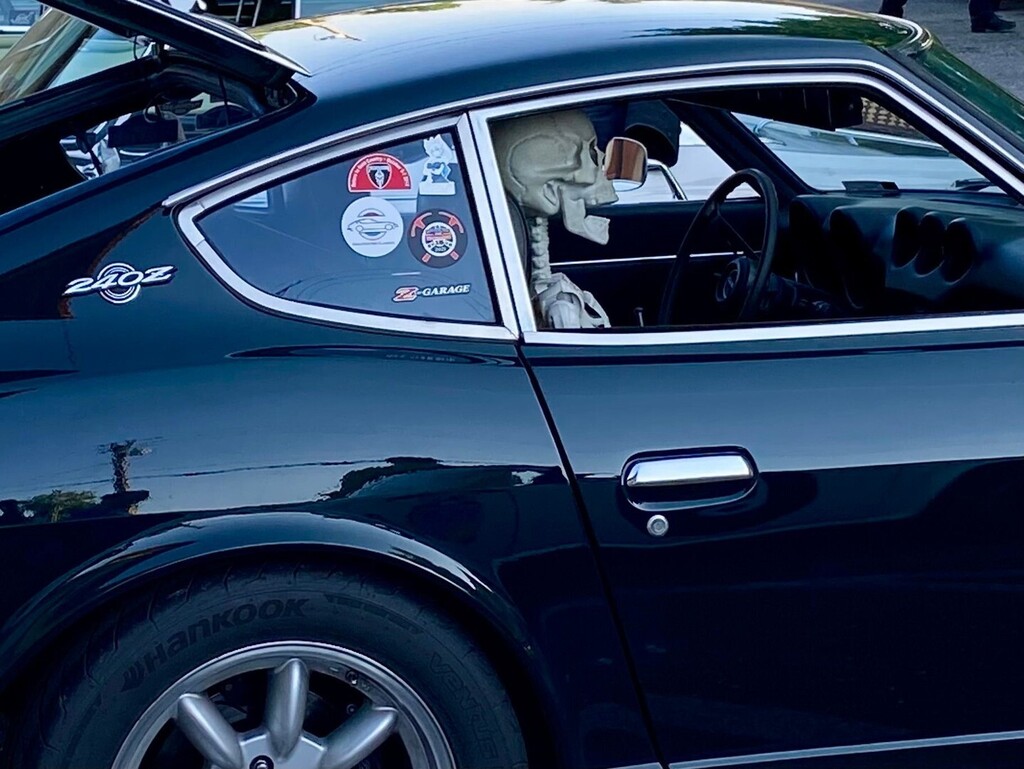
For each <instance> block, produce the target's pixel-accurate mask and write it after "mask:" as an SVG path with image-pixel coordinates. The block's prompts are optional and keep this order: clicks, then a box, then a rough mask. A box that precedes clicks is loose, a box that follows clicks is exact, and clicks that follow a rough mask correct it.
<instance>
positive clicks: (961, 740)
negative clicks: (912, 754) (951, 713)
mask: <svg viewBox="0 0 1024 769" xmlns="http://www.w3.org/2000/svg"><path fill="white" fill-rule="evenodd" d="M1014 740H1024V731H1017V732H991V733H988V734H968V735H964V736H962V737H933V738H928V739H921V740H899V741H896V742H873V743H868V744H865V745H844V746H841V747H835V748H812V749H809V750H788V751H783V752H780V753H754V754H753V755H749V756H730V757H729V758H707V759H702V760H699V761H680V762H677V763H674V764H669V769H714V767H719V766H739V765H745V764H766V763H774V762H777V761H799V760H801V759H807V758H827V757H829V756H850V755H856V754H862V753H888V752H889V751H897V750H920V749H922V748H945V747H953V746H956V745H976V744H979V743H986V742H1012V741H1014Z"/></svg>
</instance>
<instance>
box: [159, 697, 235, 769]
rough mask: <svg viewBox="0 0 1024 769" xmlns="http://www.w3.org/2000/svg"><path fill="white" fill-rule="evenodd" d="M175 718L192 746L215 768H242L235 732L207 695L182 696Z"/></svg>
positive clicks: (179, 699)
mask: <svg viewBox="0 0 1024 769" xmlns="http://www.w3.org/2000/svg"><path fill="white" fill-rule="evenodd" d="M175 721H177V723H178V727H179V728H180V729H181V731H183V732H184V733H185V736H186V737H187V738H188V741H189V742H191V743H192V745H193V747H195V749H196V750H198V751H199V752H200V753H202V755H203V758H205V759H206V760H207V761H209V762H210V763H211V764H213V765H214V766H216V767H218V769H244V767H243V766H242V763H243V758H242V745H241V741H240V740H239V738H238V732H236V731H235V730H234V728H233V727H232V726H231V724H229V723H228V722H227V719H225V718H224V716H222V715H221V713H220V711H219V710H218V709H217V706H216V705H214V704H213V703H212V702H211V701H210V699H209V698H208V697H205V696H204V695H201V694H183V695H181V696H180V697H179V698H178V706H177V713H176V714H175Z"/></svg>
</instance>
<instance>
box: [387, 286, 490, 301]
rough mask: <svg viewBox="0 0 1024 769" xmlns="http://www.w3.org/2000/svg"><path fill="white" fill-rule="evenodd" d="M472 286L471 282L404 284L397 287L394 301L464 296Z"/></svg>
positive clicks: (392, 298) (392, 299)
mask: <svg viewBox="0 0 1024 769" xmlns="http://www.w3.org/2000/svg"><path fill="white" fill-rule="evenodd" d="M471 288H472V284H470V283H455V284H452V285H450V286H425V287H423V288H420V287H418V286H402V287H401V288H396V289H395V295H394V296H393V297H391V301H392V302H415V301H416V300H417V299H418V298H420V297H421V296H422V297H432V296H462V295H464V294H468V293H469V292H470V290H471Z"/></svg>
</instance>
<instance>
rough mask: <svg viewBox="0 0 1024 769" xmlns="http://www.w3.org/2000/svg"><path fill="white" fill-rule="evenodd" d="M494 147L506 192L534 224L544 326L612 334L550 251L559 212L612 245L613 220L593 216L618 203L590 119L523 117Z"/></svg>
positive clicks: (534, 269)
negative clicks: (552, 223)
mask: <svg viewBox="0 0 1024 769" xmlns="http://www.w3.org/2000/svg"><path fill="white" fill-rule="evenodd" d="M493 141H494V149H495V154H496V156H497V159H498V166H499V168H500V169H501V178H502V182H503V183H504V186H505V190H506V192H507V193H508V194H509V196H510V197H511V198H512V200H514V201H515V202H516V203H517V204H518V205H519V206H520V207H521V209H522V211H523V213H524V214H525V215H526V217H527V231H528V236H529V249H530V253H529V260H530V271H529V283H530V296H531V299H532V300H533V303H534V307H535V311H536V313H537V317H538V322H539V324H540V325H541V327H543V328H556V329H567V328H606V327H607V326H608V325H609V323H608V316H607V314H606V313H605V311H604V310H603V309H602V308H601V305H600V304H598V303H597V300H596V299H594V296H593V295H592V294H591V293H590V292H589V291H584V290H582V289H581V288H579V286H577V285H576V284H574V283H573V282H572V281H571V280H569V278H568V277H566V276H565V275H563V274H562V273H552V272H551V257H550V254H549V252H548V219H549V218H550V217H552V216H555V215H557V214H559V213H560V214H561V215H562V222H563V224H564V225H565V228H566V229H567V230H568V231H569V232H571V233H573V234H575V235H579V236H580V237H584V238H587V239H588V240H592V241H594V242H596V243H601V244H606V243H607V242H608V220H607V219H603V218H601V217H597V216H589V215H588V214H587V210H586V209H587V206H597V205H603V204H607V203H614V202H615V201H616V200H618V196H617V195H616V194H615V189H614V188H613V186H612V183H611V181H609V180H608V178H607V177H606V176H605V172H604V168H603V165H604V163H603V161H604V154H603V153H602V152H601V151H600V150H599V149H598V148H597V136H596V134H595V132H594V126H593V124H592V123H591V122H590V118H588V117H587V115H586V114H585V113H584V112H581V111H578V110H577V111H566V112H554V113H547V114H539V115H529V116H526V117H521V118H515V119H512V120H507V121H505V122H503V123H500V124H498V125H497V126H495V128H494V133H493Z"/></svg>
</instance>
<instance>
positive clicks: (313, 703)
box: [13, 564, 527, 769]
mask: <svg viewBox="0 0 1024 769" xmlns="http://www.w3.org/2000/svg"><path fill="white" fill-rule="evenodd" d="M261 655H262V656H261ZM296 660H298V662H296ZM51 663H52V664H51V665H50V666H48V667H47V668H46V670H47V671H52V672H51V674H50V676H49V678H48V680H47V681H46V683H45V685H43V686H41V687H39V689H40V691H39V694H38V695H37V697H36V698H35V701H34V702H33V703H32V705H31V706H30V707H29V708H27V709H26V711H25V713H26V723H23V724H22V726H21V728H19V729H18V730H17V731H18V732H19V737H20V742H19V744H18V747H17V752H16V753H15V756H16V758H15V761H14V764H13V765H14V766H17V767H19V769H68V768H69V767H82V768H86V767H88V768H90V769H91V768H92V767H97V768H98V767H104V768H107V767H113V768H114V769H151V768H152V769H164V768H165V767H168V768H169V767H172V766H173V767H175V768H176V769H192V767H196V769H199V767H201V766H202V765H203V757H204V756H205V758H206V760H207V761H208V762H209V763H211V764H217V765H218V766H221V764H220V763H218V762H216V761H213V760H211V755H210V753H208V752H207V750H213V748H207V749H206V750H202V751H201V752H200V751H199V750H196V749H195V748H194V747H193V746H194V745H196V744H198V743H196V742H195V741H194V735H193V736H189V734H187V733H186V732H187V731H188V730H187V728H186V727H188V726H189V724H190V723H192V721H191V719H192V718H193V717H194V718H199V716H192V715H189V713H192V711H191V710H190V711H189V713H184V712H183V710H182V708H183V707H185V705H186V704H188V703H185V700H189V703H192V702H194V701H195V699H196V697H202V698H205V699H206V700H207V702H212V703H214V705H215V706H216V708H217V709H218V711H219V712H220V714H222V715H224V717H225V719H226V720H228V721H231V724H232V729H233V730H235V729H237V731H238V732H239V733H241V732H245V733H246V734H251V733H252V732H251V731H247V730H251V729H252V728H253V726H254V724H255V723H256V722H260V723H264V724H265V725H266V724H268V723H270V717H269V716H267V718H266V719H264V716H263V708H264V706H266V709H267V712H268V713H269V712H270V710H271V707H270V705H269V700H270V699H271V697H272V694H271V692H278V691H288V692H293V691H299V692H300V693H298V694H287V695H280V696H279V699H281V700H282V701H286V700H288V698H289V697H292V698H293V699H295V701H300V700H301V701H302V702H303V703H307V702H308V703H309V705H310V708H311V710H310V711H309V713H312V714H313V715H315V716H316V719H320V720H319V721H318V724H319V728H320V730H321V733H320V734H317V733H316V732H315V731H309V732H308V734H307V732H306V731H305V729H306V728H307V727H306V724H309V723H310V722H312V720H314V719H313V716H311V715H308V714H307V715H300V716H298V717H297V721H298V724H299V725H300V726H302V728H303V730H304V731H303V732H302V734H303V735H304V736H302V737H301V739H299V740H298V743H293V747H292V748H288V750H291V751H292V752H291V753H281V754H280V755H277V756H276V757H275V760H274V761H272V762H269V763H268V764H267V765H268V766H269V765H276V767H277V769H291V767H292V766H302V767H303V769H315V767H316V766H318V764H317V760H318V759H316V757H315V756H314V757H313V758H309V757H308V756H307V758H306V759H305V760H300V759H297V758H294V756H295V755H297V752H298V751H299V748H302V749H303V750H305V749H306V748H308V747H309V745H307V744H306V743H307V742H309V743H310V744H312V743H314V742H316V740H317V739H320V740H321V742H323V743H324V744H326V743H327V742H329V740H330V738H331V737H333V736H334V735H336V734H339V733H340V732H341V726H342V725H347V726H348V727H349V728H348V730H347V731H346V735H347V734H348V733H349V732H352V733H356V726H355V721H354V720H352V721H350V720H349V719H355V718H356V717H357V716H359V717H363V716H365V715H366V712H369V713H370V714H371V716H372V717H378V716H380V715H381V714H385V715H386V716H387V717H388V718H390V719H391V720H390V721H388V723H393V724H397V725H396V726H393V727H392V728H393V731H392V732H391V733H390V734H391V736H390V737H388V738H387V740H388V742H386V743H384V745H383V746H382V747H376V748H373V752H372V753H371V754H370V756H369V758H367V759H366V760H365V761H364V762H363V763H359V764H358V766H359V767H360V769H362V768H363V767H364V766H365V767H368V768H371V769H377V767H378V766H383V765H384V763H386V764H387V765H388V766H389V767H391V766H403V764H404V765H408V766H410V767H411V769H426V767H432V768H433V767H437V769H456V768H458V769H525V768H526V766H527V760H526V750H525V746H524V743H523V739H522V736H521V731H520V728H519V725H518V722H517V720H516V716H515V713H514V711H513V709H512V705H511V702H510V701H509V698H508V696H507V694H506V692H505V690H504V687H503V686H502V684H501V682H500V681H499V679H498V676H497V675H496V674H495V672H494V670H493V669H492V668H491V666H490V665H489V664H488V662H487V660H486V659H485V657H484V655H483V654H482V653H481V651H480V650H479V649H478V648H477V646H476V645H475V644H474V643H473V641H472V639H471V638H469V637H468V636H467V635H466V634H465V633H464V632H463V631H462V629H461V628H460V627H458V626H457V625H456V624H455V623H454V622H453V621H451V620H450V619H449V618H448V617H446V616H445V615H444V614H443V613H441V612H439V611H437V610H435V609H434V608H433V607H431V606H430V605H428V603H427V602H425V601H423V600H418V599H417V598H415V597H414V596H413V595H412V594H410V593H409V592H408V591H405V590H401V589H399V588H398V587H397V586H396V585H392V584H389V583H388V582H386V581H383V580H379V579H376V578H369V577H362V576H358V575H356V574H353V573H348V572H340V571H332V570H330V569H325V568H319V567H315V566H312V567H303V566H299V567H291V566H283V565H280V564H274V565H265V566H263V567H262V568H258V567H246V568H237V569H231V568H227V569H225V571H222V572H220V573H210V574H207V575H205V576H200V577H195V578H193V579H187V578H182V579H181V580H180V581H174V580H172V581H170V582H169V584H167V585H166V586H161V588H160V589H157V590H155V591H154V592H152V593H150V594H148V595H145V596H142V597H140V598H139V599H137V600H135V601H132V602H130V603H129V604H128V605H126V606H124V607H123V608H122V609H121V610H120V611H117V612H112V613H110V614H108V615H106V616H104V617H102V618H101V619H99V621H97V622H96V623H95V624H93V625H92V626H91V627H90V628H87V629H86V632H84V633H82V634H80V637H79V638H78V639H76V640H75V641H74V642H73V643H72V645H71V646H70V647H69V648H68V649H67V650H66V652H65V653H63V654H61V655H60V659H55V660H51ZM261 666H265V669H264V667H261ZM303 669H305V671H306V673H305V675H306V682H307V689H308V692H309V693H308V695H305V696H304V694H303V693H302V692H303V690H292V689H287V686H288V685H289V684H287V683H281V686H283V687H286V688H284V689H282V688H280V687H279V686H278V684H279V683H280V682H282V681H285V680H286V679H287V680H288V681H291V680H293V679H288V678H287V676H288V675H290V674H292V673H294V674H295V676H298V678H294V677H293V678H294V680H295V681H299V680H301V671H302V670H303ZM267 671H272V672H270V673H269V678H268V677H267ZM218 675H220V676H221V678H223V679H224V680H223V681H217V680H216V679H217V676H218ZM268 681H269V682H270V683H267V682H268ZM210 682H213V683H211V684H210V686H207V683H210ZM225 682H226V683H225ZM260 682H262V683H260ZM296 685H297V684H296ZM261 686H262V687H263V688H262V690H261V689H260V687H261ZM182 687H184V688H182ZM317 687H319V688H318V689H317V691H316V692H314V689H315V688H317ZM389 687H390V688H389ZM186 689H187V690H188V691H194V690H196V689H198V690H199V692H198V694H197V695H191V694H189V695H184V699H183V698H182V697H183V694H182V693H183V692H184V691H185V690H186ZM260 691H262V693H263V694H262V697H263V702H257V701H256V700H258V699H260V697H258V696H256V694H255V693H258V692H260ZM246 692H248V695H251V696H250V697H249V698H250V699H251V700H252V702H251V703H250V704H248V705H247V704H246V701H245V700H246V696H247V695H246ZM218 698H219V699H218ZM345 702H348V703H349V704H347V705H345ZM168 703H170V704H168ZM168 707H170V708H171V709H170V711H168ZM196 707H197V708H198V705H197V706H196ZM204 707H205V705H204ZM303 708H305V704H304V705H303ZM314 708H315V709H316V710H315V712H314V710H313V709H314ZM343 708H344V709H343ZM199 710H202V708H199ZM364 711H365V712H364ZM168 712H170V713H171V714H172V715H170V716H166V714H167V713H168ZM206 712H207V711H205V710H203V713H206ZM279 712H280V711H279ZM240 713H241V714H243V715H242V716H240V715H239V714H240ZM303 713H306V711H305V710H303ZM339 714H343V715H340V716H339ZM395 714H397V715H395ZM216 715H217V714H214V716H213V717H211V718H212V722H217V718H216ZM165 716H166V717H165ZM203 717H206V716H203ZM254 718H255V719H257V721H256V722H254V721H253V719H254ZM331 718H333V719H334V722H331ZM339 718H340V721H339ZM367 718H370V716H367ZM161 719H164V720H162V721H161ZM168 719H169V720H168ZM260 719H264V720H263V721H260ZM324 719H326V720H324ZM212 722H211V721H201V723H202V724H209V723H212ZM157 723H161V724H163V726H161V727H159V728H160V730H161V731H159V732H156V731H155V730H156V729H157V728H158V727H157V726H156V725H155V724H157ZM217 723H218V724H219V723H220V722H217ZM324 724H327V726H326V727H325V726H324ZM207 728H212V727H209V726H207ZM310 728H312V727H310ZM146 729H149V730H150V732H149V736H146V734H144V732H145V730H146ZM267 729H268V730H269V731H267V739H268V740H269V741H270V743H267V744H271V743H272V744H277V743H278V742H280V741H281V740H282V739H284V738H281V737H280V732H281V731H282V729H283V727H278V728H277V732H276V733H275V732H274V730H273V729H270V728H269V727H267ZM325 729H327V730H328V733H326V734H325V733H323V732H324V730H325ZM284 731H287V729H284ZM222 733H223V731H222V732H221V734H222ZM231 733H232V734H235V731H232V732H231ZM438 733H439V734H440V735H441V737H440V739H438ZM204 734H205V732H204ZM358 734H360V735H363V732H358ZM140 735H141V736H140ZM154 735H155V736H154ZM275 739H276V742H275ZM338 739H339V740H340V738H338ZM147 740H149V741H148V742H147ZM204 744H205V743H204ZM367 744H369V743H367ZM360 745H362V743H360ZM250 748H251V746H250ZM250 748H245V749H246V750H248V751H249V752H247V753H246V755H245V758H244V761H243V762H240V763H239V765H242V763H244V769H249V767H250V764H258V760H257V759H252V758H251V754H252V750H250ZM253 749H255V748H253ZM232 750H234V749H233V748H232ZM126 751H127V752H126ZM175 751H177V752H175ZM189 751H191V753H189ZM387 751H390V752H387ZM264 752H265V751H264ZM383 753H386V756H385V758H383V759H382V758H380V757H379V756H378V754H383ZM268 755H269V754H268ZM310 755H312V754H310ZM289 756H292V758H291V759H290V760H289V759H288V757H289ZM237 759H238V756H237V755H236V756H235V758H234V759H232V760H237ZM224 760H225V761H226V760H227V759H224ZM325 760H326V759H325ZM382 761H383V762H384V763H381V762H382ZM375 762H376V763H375Z"/></svg>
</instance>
